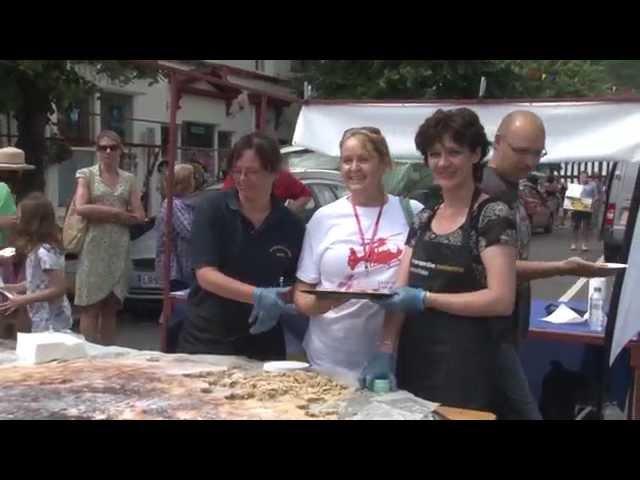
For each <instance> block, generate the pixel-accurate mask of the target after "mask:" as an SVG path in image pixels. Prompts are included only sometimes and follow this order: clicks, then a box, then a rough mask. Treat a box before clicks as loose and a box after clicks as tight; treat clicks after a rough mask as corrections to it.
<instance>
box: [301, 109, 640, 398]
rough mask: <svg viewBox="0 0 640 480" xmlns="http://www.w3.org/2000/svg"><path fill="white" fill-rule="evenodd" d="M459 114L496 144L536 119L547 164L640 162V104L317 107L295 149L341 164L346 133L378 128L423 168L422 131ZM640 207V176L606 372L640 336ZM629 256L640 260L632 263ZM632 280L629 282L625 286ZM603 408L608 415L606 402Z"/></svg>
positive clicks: (305, 117)
mask: <svg viewBox="0 0 640 480" xmlns="http://www.w3.org/2000/svg"><path fill="white" fill-rule="evenodd" d="M458 107H468V108H471V109H473V110H474V111H475V112H476V113H477V114H478V116H479V117H480V121H481V122H482V124H483V125H484V127H485V129H486V132H487V136H488V137H489V138H490V139H493V138H494V136H495V133H496V130H497V128H498V126H499V123H500V121H501V120H502V118H504V116H505V115H507V114H508V113H509V112H512V111H514V110H528V111H532V112H535V113H536V114H538V115H539V116H540V117H541V118H542V120H543V122H544V124H545V128H546V134H547V138H546V149H547V151H548V155H547V156H545V157H544V158H543V159H542V163H568V162H591V161H611V162H620V161H631V162H640V98H638V97H631V98H623V97H613V98H593V99H562V100H556V99H544V100H497V101H495V100H494V101H491V100H489V101H486V100H461V101H451V100H448V101H446V100H444V101H431V102H425V101H422V100H419V101H335V100H314V101H307V102H305V103H304V104H303V107H302V109H301V111H300V114H299V117H298V122H297V124H296V128H295V132H294V136H293V142H292V143H293V144H294V145H298V146H302V147H305V148H309V149H311V150H314V151H318V152H322V153H325V154H327V155H332V156H338V155H339V154H340V152H339V141H340V138H341V136H342V133H343V132H344V130H346V129H347V128H352V127H357V126H374V127H378V128H380V129H381V130H382V132H383V134H384V135H385V137H386V139H387V142H388V144H389V149H390V150H391V155H392V157H402V158H413V159H415V160H416V161H421V160H422V159H421V157H420V154H419V152H418V151H417V150H416V148H415V144H414V135H415V132H416V130H417V129H418V126H419V125H420V124H421V123H422V122H423V121H424V120H425V118H427V117H428V116H430V115H432V114H433V113H434V112H435V111H436V110H437V109H439V108H442V109H451V108H458ZM639 204H640V175H638V178H637V180H636V185H635V190H634V193H633V197H632V199H631V206H630V210H629V223H628V225H627V232H626V235H625V241H624V245H623V259H622V261H627V260H626V259H627V258H628V263H629V267H628V269H627V271H626V272H625V273H622V274H620V275H618V276H617V278H616V281H615V285H614V289H613V293H612V296H611V307H610V310H609V314H610V319H609V322H608V324H607V329H606V335H605V348H606V349H607V352H608V355H606V360H608V362H609V363H608V364H607V366H608V365H611V364H613V361H614V360H615V358H616V357H617V355H618V354H619V353H620V351H621V350H622V349H623V348H624V346H625V345H626V344H627V342H628V341H629V340H631V339H632V338H633V337H634V336H635V335H636V334H637V333H638V331H640V302H639V301H638V300H637V299H635V298H634V290H635V288H634V286H635V285H636V284H637V282H639V281H640V227H639V228H636V225H637V221H636V220H637V218H638V205H639ZM634 231H635V234H634ZM630 251H631V252H633V253H632V254H631V255H630V254H629V252H630ZM625 278H627V279H628V281H627V282H624V280H625ZM618 312H619V313H620V315H618ZM599 403H600V405H599V407H600V408H599V409H600V410H601V407H602V398H601V399H600V402H599Z"/></svg>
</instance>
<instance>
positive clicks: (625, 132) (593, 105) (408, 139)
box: [293, 98, 640, 163]
mask: <svg viewBox="0 0 640 480" xmlns="http://www.w3.org/2000/svg"><path fill="white" fill-rule="evenodd" d="M457 107H469V108H471V109H473V110H474V111H475V112H476V113H477V114H478V115H479V117H480V121H481V122H482V124H483V125H484V127H485V129H486V131H487V136H488V137H489V138H490V139H493V137H494V136H495V133H496V130H497V128H498V125H499V123H500V120H501V119H502V118H503V117H504V116H505V115H506V114H507V113H509V112H512V111H513V110H529V111H532V112H535V113H537V114H538V115H539V116H540V117H541V118H542V120H543V121H544V123H545V126H546V130H547V145H546V146H547V151H548V152H549V154H548V155H547V156H546V157H544V159H543V160H542V161H543V162H545V163H561V162H576V161H584V162H587V161H620V160H631V161H640V135H638V132H640V99H617V98H614V99H594V100H591V99H588V100H584V99H582V100H568V101H567V100H553V101H551V100H545V101H523V100H509V101H506V100H505V101H503V100H501V101H473V100H469V101H438V102H423V101H421V102H418V101H415V102H392V101H388V102H338V101H322V100H318V101H309V102H306V103H305V104H304V105H303V106H302V109H301V111H300V114H299V117H298V122H297V124H296V128H295V132H294V135H293V144H294V145H299V146H303V147H306V148H309V149H311V150H315V151H318V152H322V153H325V154H327V155H332V156H338V155H339V154H340V152H339V147H338V143H339V141H340V138H341V136H342V133H343V132H344V130H346V129H347V128H351V127H356V126H365V125H370V126H374V127H378V128H380V129H381V130H382V132H383V133H384V135H385V137H386V139H387V142H388V143H389V148H390V150H391V155H392V157H400V158H414V159H416V160H421V157H420V154H419V152H418V151H417V150H416V148H415V144H414V135H415V132H416V130H417V129H418V126H419V125H420V124H421V123H422V122H423V121H424V119H425V118H427V117H428V116H430V115H431V114H433V113H434V112H435V111H436V110H437V109H438V108H442V109H449V108H457Z"/></svg>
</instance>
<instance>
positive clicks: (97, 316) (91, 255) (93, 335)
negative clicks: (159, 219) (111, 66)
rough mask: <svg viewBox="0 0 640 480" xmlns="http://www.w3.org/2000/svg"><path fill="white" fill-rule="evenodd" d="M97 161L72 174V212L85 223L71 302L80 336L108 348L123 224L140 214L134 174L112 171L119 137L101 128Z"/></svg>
mask: <svg viewBox="0 0 640 480" xmlns="http://www.w3.org/2000/svg"><path fill="white" fill-rule="evenodd" d="M97 150H98V163H97V164H96V165H94V166H93V167H88V168H83V169H81V170H78V171H77V172H76V178H77V179H78V186H77V189H76V196H75V202H76V211H77V213H78V215H80V216H82V217H84V218H86V219H87V221H88V222H89V229H88V231H87V236H86V237H85V240H84V245H83V247H82V253H81V254H80V262H79V266H78V272H77V274H76V292H75V304H76V305H78V306H82V307H84V308H82V311H81V313H80V332H81V333H82V334H83V335H84V336H85V338H87V340H89V341H91V342H98V343H101V344H103V345H110V344H113V342H114V341H115V336H116V319H117V317H116V314H117V312H118V310H119V309H120V308H121V306H122V303H123V301H124V297H125V295H126V293H127V274H128V270H129V228H128V227H129V226H130V225H134V224H137V223H142V222H144V220H145V213H144V209H143V207H142V203H141V201H140V194H139V193H138V189H137V188H136V186H135V179H134V176H133V175H132V174H130V173H128V172H125V171H124V170H120V168H118V166H119V164H120V155H121V152H122V141H121V139H120V136H119V135H118V134H117V133H115V132H112V131H110V130H104V131H102V132H101V133H100V134H99V135H98V140H97Z"/></svg>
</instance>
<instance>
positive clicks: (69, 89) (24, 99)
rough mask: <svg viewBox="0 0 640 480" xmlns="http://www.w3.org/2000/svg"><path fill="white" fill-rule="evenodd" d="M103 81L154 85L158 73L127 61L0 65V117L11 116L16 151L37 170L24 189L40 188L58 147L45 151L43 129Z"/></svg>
mask: <svg viewBox="0 0 640 480" xmlns="http://www.w3.org/2000/svg"><path fill="white" fill-rule="evenodd" d="M100 77H102V78H105V79H107V80H109V81H111V82H114V83H116V84H118V85H126V84H128V83H130V82H132V81H134V80H137V79H148V80H149V81H150V83H153V82H157V81H158V80H159V78H160V73H159V72H158V71H157V70H156V69H154V68H152V67H147V66H141V65H139V64H132V63H131V62H128V61H120V60H111V61H94V60H0V112H12V113H13V114H14V116H15V119H16V120H17V124H18V139H17V141H16V146H17V147H19V148H22V149H23V150H24V151H25V153H26V155H27V161H28V162H29V163H31V164H33V165H35V166H36V170H35V171H34V172H33V173H32V174H30V175H29V176H28V177H27V178H26V182H25V183H26V184H27V185H26V186H25V190H31V189H38V190H42V189H43V188H44V169H45V167H46V166H47V165H48V164H49V163H51V162H52V161H53V160H54V159H53V158H52V157H53V156H54V155H53V154H52V152H57V151H58V150H59V147H60V145H53V148H49V146H48V145H47V142H46V139H45V133H46V126H47V125H48V124H49V123H50V121H51V114H53V113H54V111H55V110H58V111H63V110H64V109H65V108H66V107H67V106H68V105H69V104H71V103H72V102H76V101H78V100H80V99H82V98H83V97H85V96H86V95H87V94H90V93H93V92H96V91H97V90H98V79H99V78H100Z"/></svg>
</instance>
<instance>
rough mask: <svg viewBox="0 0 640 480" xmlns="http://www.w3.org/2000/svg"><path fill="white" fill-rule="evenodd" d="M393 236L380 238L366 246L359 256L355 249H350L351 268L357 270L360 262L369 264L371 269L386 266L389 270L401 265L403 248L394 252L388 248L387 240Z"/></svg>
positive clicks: (348, 260)
mask: <svg viewBox="0 0 640 480" xmlns="http://www.w3.org/2000/svg"><path fill="white" fill-rule="evenodd" d="M393 236H395V235H391V236H390V237H388V238H378V239H376V240H374V241H373V242H371V243H367V244H365V248H364V251H363V252H362V254H358V252H357V251H356V250H355V249H354V248H350V249H349V258H348V259H347V265H349V268H350V269H351V270H355V269H356V267H357V266H358V265H359V264H360V262H362V263H365V264H366V263H369V268H372V267H375V266H378V265H384V266H386V267H387V268H388V267H392V266H395V265H397V264H399V263H400V257H401V256H402V248H400V247H396V249H395V251H393V250H391V249H390V248H388V247H387V240H388V239H389V238H391V237H393ZM385 247H386V248H385ZM365 252H367V253H365ZM369 252H371V253H369ZM367 260H368V262H367Z"/></svg>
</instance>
